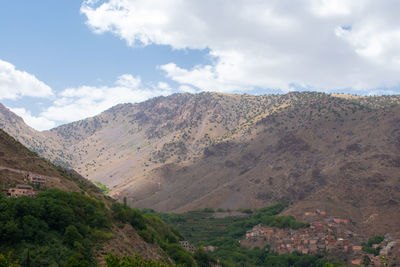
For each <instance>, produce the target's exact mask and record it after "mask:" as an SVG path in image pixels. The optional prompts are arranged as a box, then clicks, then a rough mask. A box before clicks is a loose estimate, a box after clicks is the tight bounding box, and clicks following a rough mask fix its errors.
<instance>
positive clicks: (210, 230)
mask: <svg viewBox="0 0 400 267" xmlns="http://www.w3.org/2000/svg"><path fill="white" fill-rule="evenodd" d="M287 206H288V203H280V204H276V205H273V206H271V207H266V208H262V209H259V210H257V211H255V212H250V211H249V210H246V214H248V216H240V217H233V216H227V217H224V218H215V217H214V216H213V215H214V213H213V210H212V209H210V208H205V209H203V210H201V211H190V212H187V213H183V214H162V213H161V214H160V213H154V214H155V215H157V216H159V217H160V218H162V219H163V221H165V222H167V223H169V224H170V225H174V226H175V227H176V228H177V229H178V230H179V231H180V232H181V233H182V234H183V235H184V236H185V237H186V238H188V239H189V240H190V241H191V242H193V243H195V244H196V245H202V244H216V238H217V237H220V236H225V237H226V236H229V237H230V238H232V239H238V238H241V237H243V235H244V234H245V233H246V231H247V230H249V229H250V228H252V227H253V226H255V225H257V224H260V223H261V224H264V225H269V226H274V227H279V228H292V229H298V228H301V227H306V226H308V224H307V223H303V222H300V221H297V220H296V219H295V218H294V217H293V216H277V214H279V213H280V212H282V211H283V210H284V209H285V208H286V207H287ZM144 212H148V213H152V211H151V210H144ZM242 212H243V211H242ZM217 243H218V242H217Z"/></svg>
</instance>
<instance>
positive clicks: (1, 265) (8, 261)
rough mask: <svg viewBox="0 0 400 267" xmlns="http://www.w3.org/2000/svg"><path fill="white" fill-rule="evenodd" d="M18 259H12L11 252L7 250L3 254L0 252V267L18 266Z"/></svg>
mask: <svg viewBox="0 0 400 267" xmlns="http://www.w3.org/2000/svg"><path fill="white" fill-rule="evenodd" d="M18 266H19V261H18V260H14V259H13V254H12V252H9V253H8V254H7V255H3V254H1V253H0V267H18Z"/></svg>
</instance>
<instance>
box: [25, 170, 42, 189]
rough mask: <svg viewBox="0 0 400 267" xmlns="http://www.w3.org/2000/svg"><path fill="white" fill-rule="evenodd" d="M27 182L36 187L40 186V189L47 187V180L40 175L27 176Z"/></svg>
mask: <svg viewBox="0 0 400 267" xmlns="http://www.w3.org/2000/svg"><path fill="white" fill-rule="evenodd" d="M26 180H27V182H31V183H32V184H34V185H38V186H40V187H44V186H45V185H46V182H47V179H46V178H45V177H42V176H40V175H39V174H30V173H28V174H27V175H26Z"/></svg>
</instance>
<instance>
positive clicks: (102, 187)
mask: <svg viewBox="0 0 400 267" xmlns="http://www.w3.org/2000/svg"><path fill="white" fill-rule="evenodd" d="M93 182H94V183H95V184H96V185H97V186H98V187H99V188H100V190H101V192H103V194H105V195H108V193H110V189H109V188H108V187H107V186H106V185H104V184H102V183H100V182H98V181H93Z"/></svg>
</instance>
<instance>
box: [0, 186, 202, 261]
mask: <svg viewBox="0 0 400 267" xmlns="http://www.w3.org/2000/svg"><path fill="white" fill-rule="evenodd" d="M113 223H115V224H117V225H121V226H122V225H123V224H124V223H129V224H131V225H132V226H133V227H134V228H135V229H136V230H137V231H138V233H139V235H140V236H141V237H142V238H143V239H144V240H145V241H147V242H149V243H154V244H158V245H159V246H160V247H161V248H162V249H163V250H164V251H165V252H166V254H167V255H168V256H169V257H170V258H171V259H173V260H174V261H175V262H176V263H177V264H183V265H185V266H188V267H189V266H197V265H196V263H195V260H194V258H193V256H192V255H191V254H190V253H189V252H187V251H186V250H184V249H183V248H182V246H180V245H179V243H178V240H181V239H182V238H183V237H182V235H181V234H179V233H178V232H177V231H176V230H174V229H172V228H171V227H170V226H168V225H167V224H165V223H164V222H162V221H161V219H160V218H158V217H156V216H154V215H152V214H146V215H143V214H142V213H140V212H139V211H138V210H136V209H132V208H130V207H128V206H126V205H123V204H119V203H115V202H113V203H112V204H111V208H110V209H109V208H107V206H106V205H105V203H104V202H103V201H100V200H96V199H93V198H90V197H88V196H85V195H84V194H82V193H76V192H74V193H67V192H64V191H60V190H57V189H52V190H48V191H44V192H41V193H40V194H38V196H37V197H34V198H30V197H19V198H6V197H5V196H4V195H2V194H1V195H0V240H2V242H1V243H0V251H1V252H2V253H8V252H10V251H14V253H15V254H14V255H15V257H14V258H15V259H13V260H18V261H19V262H20V264H21V265H22V266H26V265H27V263H30V264H31V265H32V266H48V265H55V266H58V265H60V266H96V262H95V260H94V258H93V253H92V252H93V251H92V248H93V247H94V246H99V245H100V246H101V243H102V242H104V241H106V240H109V239H111V238H113V237H114V235H113V233H111V226H112V224H113ZM10 255H11V254H10ZM7 257H8V256H4V255H2V256H0V260H2V261H3V262H5V261H6V260H7V261H10V260H11V258H10V259H9V258H7ZM0 266H2V265H0ZM6 266H7V265H6ZM123 266H124V265H123ZM143 266H147V265H143ZM150 266H151V265H150Z"/></svg>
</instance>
